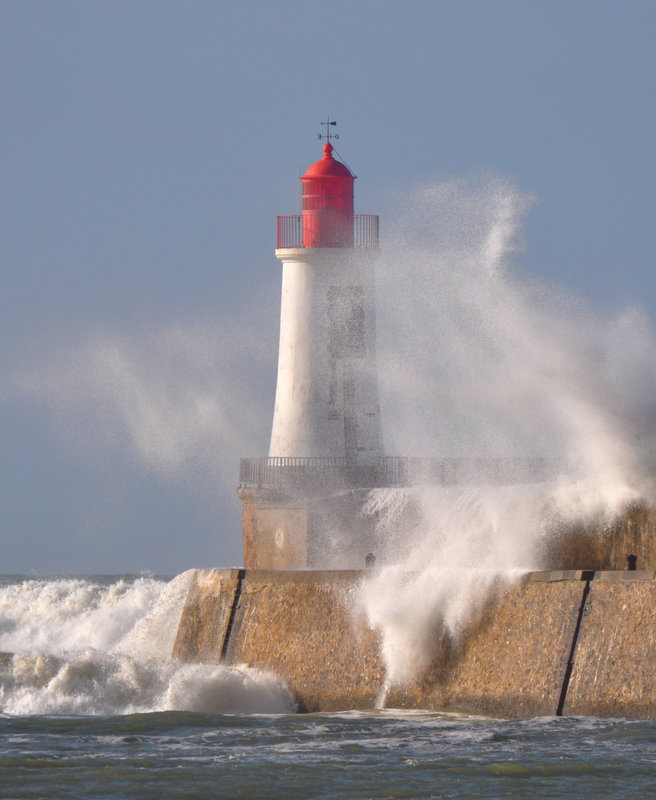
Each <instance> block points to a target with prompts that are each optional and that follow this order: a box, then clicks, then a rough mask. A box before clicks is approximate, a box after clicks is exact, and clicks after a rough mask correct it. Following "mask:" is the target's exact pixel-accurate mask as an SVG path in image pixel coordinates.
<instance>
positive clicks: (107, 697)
mask: <svg viewBox="0 0 656 800" xmlns="http://www.w3.org/2000/svg"><path fill="white" fill-rule="evenodd" d="M191 576H192V572H191V571H190V572H186V573H183V574H182V575H178V576H177V577H176V578H174V579H173V580H170V581H168V580H163V579H160V578H154V577H150V576H140V577H120V578H111V579H107V578H105V579H102V578H97V579H92V578H54V579H38V580H18V579H13V580H10V579H5V581H3V583H4V585H2V586H1V587H0V711H1V712H2V713H4V714H11V715H37V714H66V715H69V714H80V715H115V714H133V713H147V712H154V711H168V710H176V711H197V712H205V713H211V714H220V713H235V714H237V713H239V714H249V713H290V712H293V711H294V710H295V706H294V701H293V698H292V696H291V695H290V693H289V691H288V690H287V688H286V687H285V686H284V685H283V684H282V683H281V682H280V681H279V680H278V679H277V678H276V677H275V676H273V675H271V674H269V673H266V672H263V671H260V670H255V669H252V668H249V667H247V666H245V665H243V666H239V667H227V666H225V665H221V664H182V663H180V662H178V661H176V660H174V659H172V658H170V653H171V649H172V647H173V641H174V638H175V634H176V630H177V625H178V620H179V619H180V613H181V611H182V606H183V604H184V600H185V597H186V595H187V590H188V587H189V583H190V580H191Z"/></svg>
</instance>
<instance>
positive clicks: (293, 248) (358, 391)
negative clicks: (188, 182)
mask: <svg viewBox="0 0 656 800" xmlns="http://www.w3.org/2000/svg"><path fill="white" fill-rule="evenodd" d="M354 182H355V176H354V175H352V174H351V171H350V170H349V169H348V167H347V166H346V165H345V164H343V163H342V162H341V161H338V160H337V159H335V158H334V155H333V146H332V145H331V143H330V141H327V142H326V144H325V146H324V155H323V158H322V159H320V160H319V161H317V162H316V163H315V164H313V165H312V166H311V167H310V168H309V169H308V170H307V172H306V173H305V175H303V177H302V178H301V183H302V187H303V195H302V207H303V211H302V214H301V215H300V217H299V216H294V217H279V218H278V249H277V250H276V256H277V257H278V258H279V259H280V260H281V261H282V265H283V266H282V297H281V311H280V348H279V353H278V380H277V385H276V400H275V408H274V415H273V428H272V433H271V447H270V450H269V457H270V458H288V457H294V458H306V459H309V458H315V459H316V458H319V459H321V458H335V459H343V460H344V462H345V464H347V465H358V464H363V465H364V464H373V463H375V462H376V459H378V457H379V456H380V455H381V428H380V407H379V402H378V382H377V377H376V304H375V292H374V274H373V264H374V261H375V257H376V254H377V252H378V248H377V245H378V217H373V216H366V217H365V216H358V217H356V216H355V215H354V213H353V205H354V204H353V184H354ZM356 222H357V225H358V228H357V234H356V228H355V226H356Z"/></svg>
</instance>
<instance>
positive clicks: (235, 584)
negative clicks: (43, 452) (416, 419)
mask: <svg viewBox="0 0 656 800" xmlns="http://www.w3.org/2000/svg"><path fill="white" fill-rule="evenodd" d="M366 578H367V574H366V572H365V573H363V572H359V571H274V570H237V569H233V570H229V569H208V570H197V571H196V572H195V575H194V578H193V581H192V584H191V587H190V590H189V594H188V597H187V600H186V603H185V607H184V610H183V613H182V617H181V620H180V624H179V628H178V633H177V637H176V641H175V645H174V649H173V656H174V657H176V658H179V659H180V660H182V661H190V662H202V663H216V662H220V661H223V662H225V663H227V664H230V665H237V664H242V663H245V664H248V665H249V666H253V667H259V668H262V669H267V670H271V671H272V672H274V673H275V674H276V675H278V676H279V677H280V678H281V679H282V680H284V681H285V682H286V683H287V685H288V687H289V689H290V690H291V692H292V693H293V694H294V696H295V698H296V700H297V702H298V705H299V709H300V710H304V711H335V710H346V709H372V708H374V707H375V705H376V702H377V699H378V698H379V696H380V694H381V691H382V689H383V686H384V679H385V673H384V668H383V663H382V659H381V655H380V642H379V639H378V636H377V635H376V634H375V633H374V632H372V631H371V630H369V629H368V628H367V626H366V623H365V620H364V619H363V617H362V615H361V614H360V613H359V611H358V602H357V596H358V586H359V583H360V581H362V580H366ZM655 663H656V571H655V570H653V569H649V570H637V571H632V572H620V571H617V572H600V571H596V572H595V571H592V570H588V571H586V570H578V571H574V570H571V571H550V572H534V573H529V574H527V575H525V576H524V577H523V578H521V579H520V580H518V581H517V582H515V583H513V584H510V585H508V584H504V585H501V584H500V585H499V587H498V588H497V590H496V591H495V592H493V593H492V594H491V595H490V597H489V599H488V601H487V603H486V604H485V606H484V608H483V609H482V613H481V615H480V617H479V618H478V620H477V621H476V623H475V624H473V625H472V627H471V628H470V629H469V632H468V634H467V635H466V636H465V637H464V639H463V641H462V642H460V643H459V644H458V646H457V647H455V646H454V645H453V644H451V643H450V642H449V641H447V640H442V641H436V644H435V656H434V658H433V661H432V663H431V664H430V665H429V667H428V668H427V669H426V671H425V672H424V674H422V675H421V676H420V677H419V678H418V679H417V680H416V681H415V683H414V684H413V685H411V686H408V687H404V688H398V687H397V688H395V689H392V690H391V691H390V692H389V693H388V694H387V699H386V705H387V706H388V707H405V708H425V709H445V710H461V711H466V712H471V713H480V714H489V715H499V716H505V717H529V716H542V715H554V714H563V715H597V716H622V717H638V718H656V681H654V664H655Z"/></svg>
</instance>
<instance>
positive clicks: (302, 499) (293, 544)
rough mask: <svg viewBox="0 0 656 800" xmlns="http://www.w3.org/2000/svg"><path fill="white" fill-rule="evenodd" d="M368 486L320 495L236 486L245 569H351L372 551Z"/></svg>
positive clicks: (373, 547) (373, 533)
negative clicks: (365, 510) (366, 506)
mask: <svg viewBox="0 0 656 800" xmlns="http://www.w3.org/2000/svg"><path fill="white" fill-rule="evenodd" d="M368 492H369V489H350V490H341V491H337V492H333V493H327V494H322V495H311V496H308V495H307V494H300V493H299V494H296V493H294V492H286V491H282V490H280V489H272V488H261V489H251V488H240V489H238V490H237V494H238V495H239V497H240V499H241V501H242V504H243V528H242V530H243V544H244V566H245V567H246V568H247V569H353V568H356V567H362V566H364V565H365V561H366V558H367V555H368V554H370V553H372V552H373V553H374V554H375V544H376V539H375V531H374V520H373V519H371V518H368V517H365V516H364V515H363V514H362V508H363V506H364V504H365V502H366V498H367V494H368Z"/></svg>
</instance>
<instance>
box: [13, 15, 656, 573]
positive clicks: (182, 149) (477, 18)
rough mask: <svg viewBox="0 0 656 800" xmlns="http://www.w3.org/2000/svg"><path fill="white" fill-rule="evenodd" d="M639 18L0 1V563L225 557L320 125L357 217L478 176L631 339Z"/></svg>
mask: <svg viewBox="0 0 656 800" xmlns="http://www.w3.org/2000/svg"><path fill="white" fill-rule="evenodd" d="M655 34H656V4H654V3H653V2H640V1H637V0H634V1H633V2H631V1H630V0H629V1H628V2H627V0H622V1H621V2H615V1H614V0H613V1H612V2H611V1H610V0H609V1H606V2H604V0H596V1H595V2H592V1H590V2H586V1H584V0H571V2H559V1H558V0H552V1H551V2H544V1H543V2H540V1H539V0H537V1H536V2H532V3H526V2H524V1H523V0H522V1H520V0H517V2H515V0H497V1H496V2H491V1H490V0H486V1H484V0H444V1H443V2H436V1H435V0H428V1H426V2H424V0H404V2H400V1H397V0H377V1H375V0H359V1H355V0H353V1H352V2H345V1H344V0H341V1H340V0H335V2H332V3H323V2H322V3H319V2H314V0H303V1H302V2H291V1H290V0H280V2H278V3H275V4H273V3H270V2H259V1H257V2H256V1H251V0H243V2H239V3H237V2H200V1H199V0H187V2H184V3H182V2H170V1H169V0H154V1H153V2H149V1H146V0H142V1H141V2H140V1H138V0H130V1H129V2H123V1H122V0H112V1H111V2H106V1H105V0H94V2H88V0H84V2H72V1H71V0H60V2H57V3H52V2H38V1H37V0H18V1H17V2H14V0H2V2H0V99H1V103H0V109H1V111H0V115H1V120H2V125H1V134H0V135H1V138H2V151H1V153H0V159H1V162H2V173H1V174H2V181H1V184H0V192H1V197H2V208H3V213H2V215H1V216H0V259H1V261H0V265H1V266H0V309H1V314H0V324H1V325H2V337H1V339H0V348H1V350H0V453H1V460H0V503H1V507H2V510H3V514H2V523H1V530H2V537H1V539H0V571H2V572H4V573H13V572H15V573H27V574H54V573H68V574H70V573H116V572H139V571H142V570H146V571H152V572H155V573H158V574H176V573H179V572H181V571H183V570H184V569H187V568H190V567H203V566H235V565H239V564H240V563H241V558H242V556H241V530H240V528H241V525H240V503H239V500H238V498H237V496H236V487H237V484H238V469H239V461H238V459H239V457H240V456H252V455H266V451H267V449H268V435H269V432H270V424H271V414H272V409H273V396H274V390H275V370H276V348H277V336H278V313H279V292H280V263H279V262H278V261H277V260H276V258H275V256H274V248H275V217H276V215H278V214H287V213H295V212H296V211H297V183H298V181H297V176H298V174H299V172H301V173H302V172H303V171H304V170H305V169H306V168H307V167H308V166H309V165H310V164H311V163H312V162H313V161H315V160H317V159H318V158H319V157H320V156H321V150H320V144H319V143H318V141H317V133H319V131H320V124H319V123H320V122H321V121H322V120H324V119H326V116H327V115H330V116H331V118H332V119H336V120H337V121H338V127H337V130H338V131H339V133H340V139H339V141H338V143H337V147H338V151H339V153H340V155H342V157H343V158H344V159H345V160H346V161H347V162H348V164H349V165H350V166H351V167H352V168H353V170H354V172H355V173H356V174H357V175H358V181H357V183H356V206H357V208H356V210H357V211H358V212H359V213H370V214H380V215H381V243H382V246H383V247H384V245H385V224H386V216H389V215H390V214H392V213H393V209H394V206H395V203H396V202H397V200H398V201H399V202H401V201H400V200H399V198H402V197H403V196H404V193H405V192H407V191H408V190H409V188H410V187H413V186H417V185H420V184H422V182H425V181H427V180H437V181H440V180H445V181H446V180H454V179H465V180H469V179H474V178H475V176H480V175H495V176H500V178H501V179H503V180H507V181H510V182H511V183H512V184H513V185H514V186H515V187H517V189H518V191H520V192H522V193H524V194H525V195H526V196H530V197H531V198H532V208H531V210H530V212H528V213H527V214H526V216H525V219H524V222H523V229H522V245H523V252H522V254H521V259H520V264H521V269H522V270H523V271H525V273H526V274H527V275H530V276H533V277H535V279H538V280H540V281H544V282H546V283H548V284H549V285H550V286H554V287H561V288H562V291H563V292H566V293H571V294H573V295H575V296H580V297H581V298H583V299H584V301H585V303H588V304H590V305H591V306H592V307H594V308H596V309H598V310H599V311H600V312H601V313H606V312H607V313H609V314H611V313H614V312H615V310H616V309H618V308H621V307H626V306H635V307H637V308H639V309H640V310H641V311H642V312H643V313H644V314H645V315H646V316H647V318H649V319H650V320H652V321H653V320H656V285H655V281H654V253H655V251H656V226H655V225H654V219H655V218H656V213H655V212H656V192H655V191H654V185H655V183H656V158H654V142H655V141H656V124H655V122H656V119H655V117H656V112H655V104H654V97H655V96H656V91H655V89H656V86H655V83H656V50H655V48H654V46H653V42H654V36H655Z"/></svg>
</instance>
